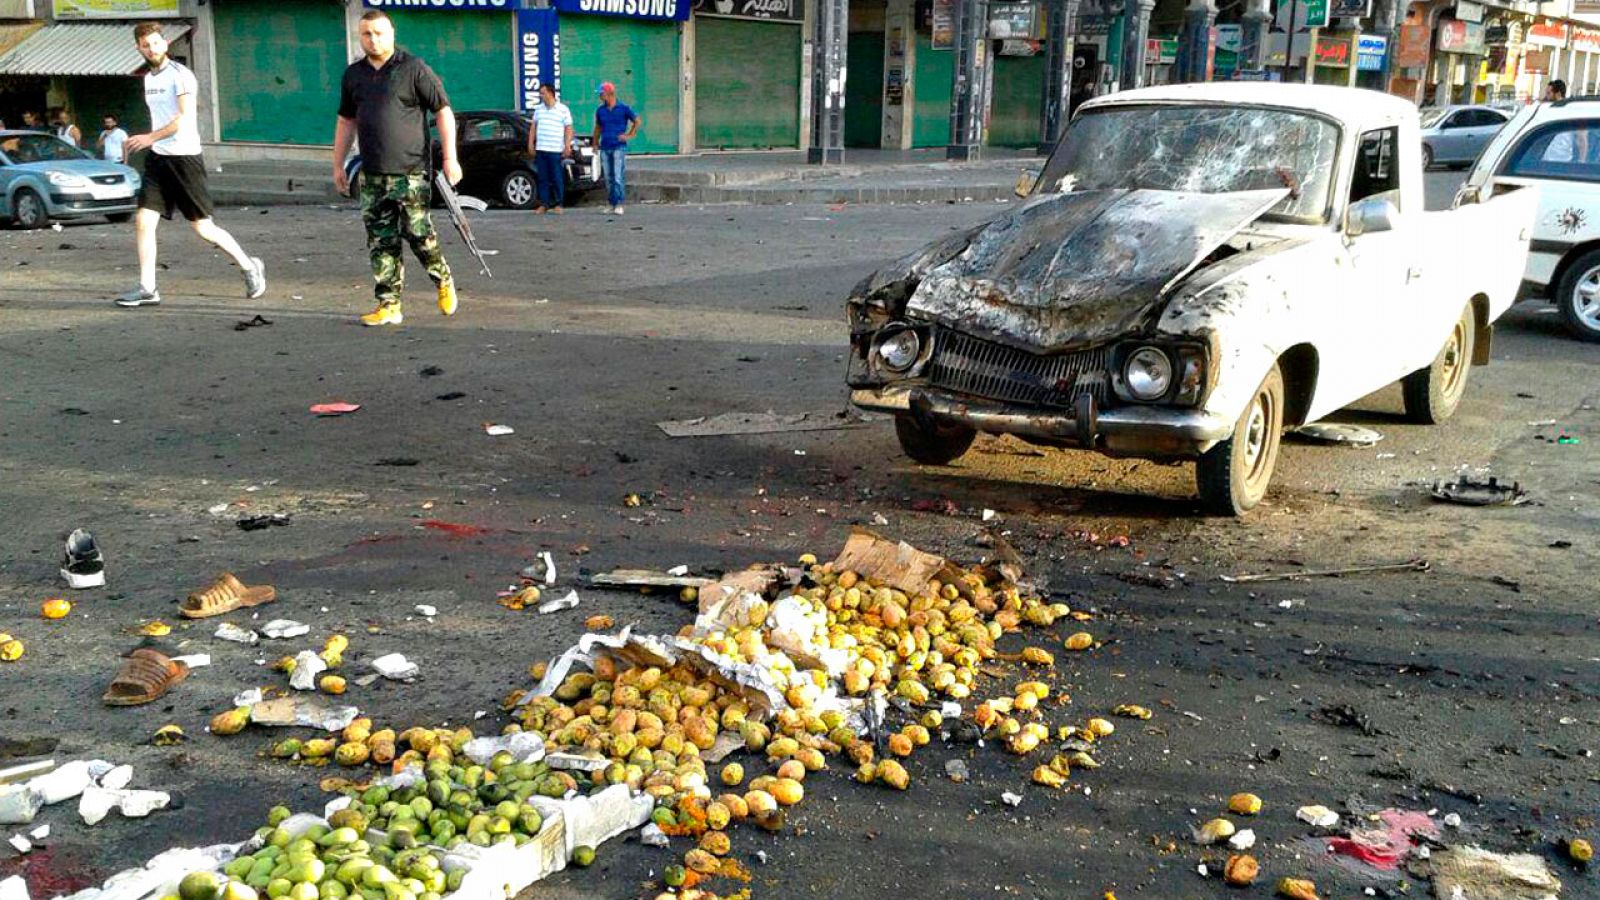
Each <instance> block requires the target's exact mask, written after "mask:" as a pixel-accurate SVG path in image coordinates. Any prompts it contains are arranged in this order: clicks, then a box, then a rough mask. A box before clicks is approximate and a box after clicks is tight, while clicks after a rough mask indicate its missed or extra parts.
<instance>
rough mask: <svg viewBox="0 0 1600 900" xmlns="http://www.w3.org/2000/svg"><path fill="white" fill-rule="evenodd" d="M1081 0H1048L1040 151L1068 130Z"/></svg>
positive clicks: (1048, 148) (1047, 150)
mask: <svg viewBox="0 0 1600 900" xmlns="http://www.w3.org/2000/svg"><path fill="white" fill-rule="evenodd" d="M1078 2H1079V0H1046V2H1045V15H1046V19H1045V31H1044V34H1045V38H1044V44H1045V46H1044V103H1043V104H1042V106H1041V107H1040V110H1039V155H1041V156H1044V155H1048V154H1049V153H1050V151H1051V150H1054V149H1055V146H1056V143H1057V142H1058V141H1060V140H1061V134H1062V132H1063V131H1065V130H1066V127H1067V117H1068V116H1069V115H1070V114H1071V110H1070V109H1068V106H1069V105H1070V102H1071V94H1072V52H1073V44H1074V41H1073V35H1074V34H1075V33H1076V32H1077V30H1078V29H1077V19H1078Z"/></svg>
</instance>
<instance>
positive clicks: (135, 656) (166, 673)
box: [102, 647, 189, 706]
mask: <svg viewBox="0 0 1600 900" xmlns="http://www.w3.org/2000/svg"><path fill="white" fill-rule="evenodd" d="M188 677H189V667H188V666H186V665H184V664H183V663H180V662H173V661H172V660H171V659H168V658H167V656H166V655H165V654H163V653H159V652H157V651H155V650H151V649H149V648H148V647H144V648H140V649H138V650H135V651H133V652H132V653H129V654H128V655H127V657H125V658H124V659H123V660H122V668H120V669H118V670H117V677H116V678H113V679H111V688H110V689H109V690H107V691H106V694H105V697H103V698H102V699H103V700H105V702H106V705H108V706H138V705H139V704H141V703H149V702H150V701H152V700H155V699H156V698H158V697H160V696H161V695H162V694H165V693H166V692H167V690H168V689H170V688H171V687H172V686H173V685H175V684H177V683H178V682H180V681H182V680H184V679H185V678H188Z"/></svg>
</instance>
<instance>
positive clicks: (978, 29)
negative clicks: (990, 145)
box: [945, 0, 989, 159]
mask: <svg viewBox="0 0 1600 900" xmlns="http://www.w3.org/2000/svg"><path fill="white" fill-rule="evenodd" d="M955 37H956V46H955V54H956V65H955V71H954V73H953V74H952V76H951V85H950V144H949V145H948V146H947V147H946V148H945V158H946V159H977V158H978V156H979V155H980V154H981V153H982V151H983V83H984V77H985V69H986V68H987V67H988V58H987V57H988V54H987V53H986V52H985V51H986V50H987V49H988V48H987V47H986V46H985V45H986V42H987V41H988V38H989V0H956V36H955Z"/></svg>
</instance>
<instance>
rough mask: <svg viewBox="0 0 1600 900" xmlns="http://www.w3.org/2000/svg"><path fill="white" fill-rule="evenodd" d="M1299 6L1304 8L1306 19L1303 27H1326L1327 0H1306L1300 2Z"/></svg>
mask: <svg viewBox="0 0 1600 900" xmlns="http://www.w3.org/2000/svg"><path fill="white" fill-rule="evenodd" d="M1300 6H1301V8H1302V9H1304V10H1305V13H1306V21H1305V25H1304V26H1303V27H1305V28H1327V27H1328V9H1329V3H1328V0H1306V2H1304V3H1302V4H1300Z"/></svg>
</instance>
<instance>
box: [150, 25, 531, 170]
mask: <svg viewBox="0 0 1600 900" xmlns="http://www.w3.org/2000/svg"><path fill="white" fill-rule="evenodd" d="M212 16H213V18H212V21H213V24H214V28H215V29H216V46H217V97H218V103H219V110H218V111H219V113H220V118H221V120H222V139H223V140H225V141H265V142H269V143H275V144H331V143H333V120H334V116H335V115H336V114H337V113H338V110H339V81H340V79H341V78H342V77H343V75H344V68H345V65H346V64H347V63H348V62H349V59H348V57H346V55H345V40H344V9H343V7H341V6H340V5H338V4H336V3H329V2H328V0H274V2H272V3H258V2H254V0H215V6H214V7H213V13H212ZM508 77H509V76H508ZM130 131H131V129H130Z"/></svg>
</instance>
